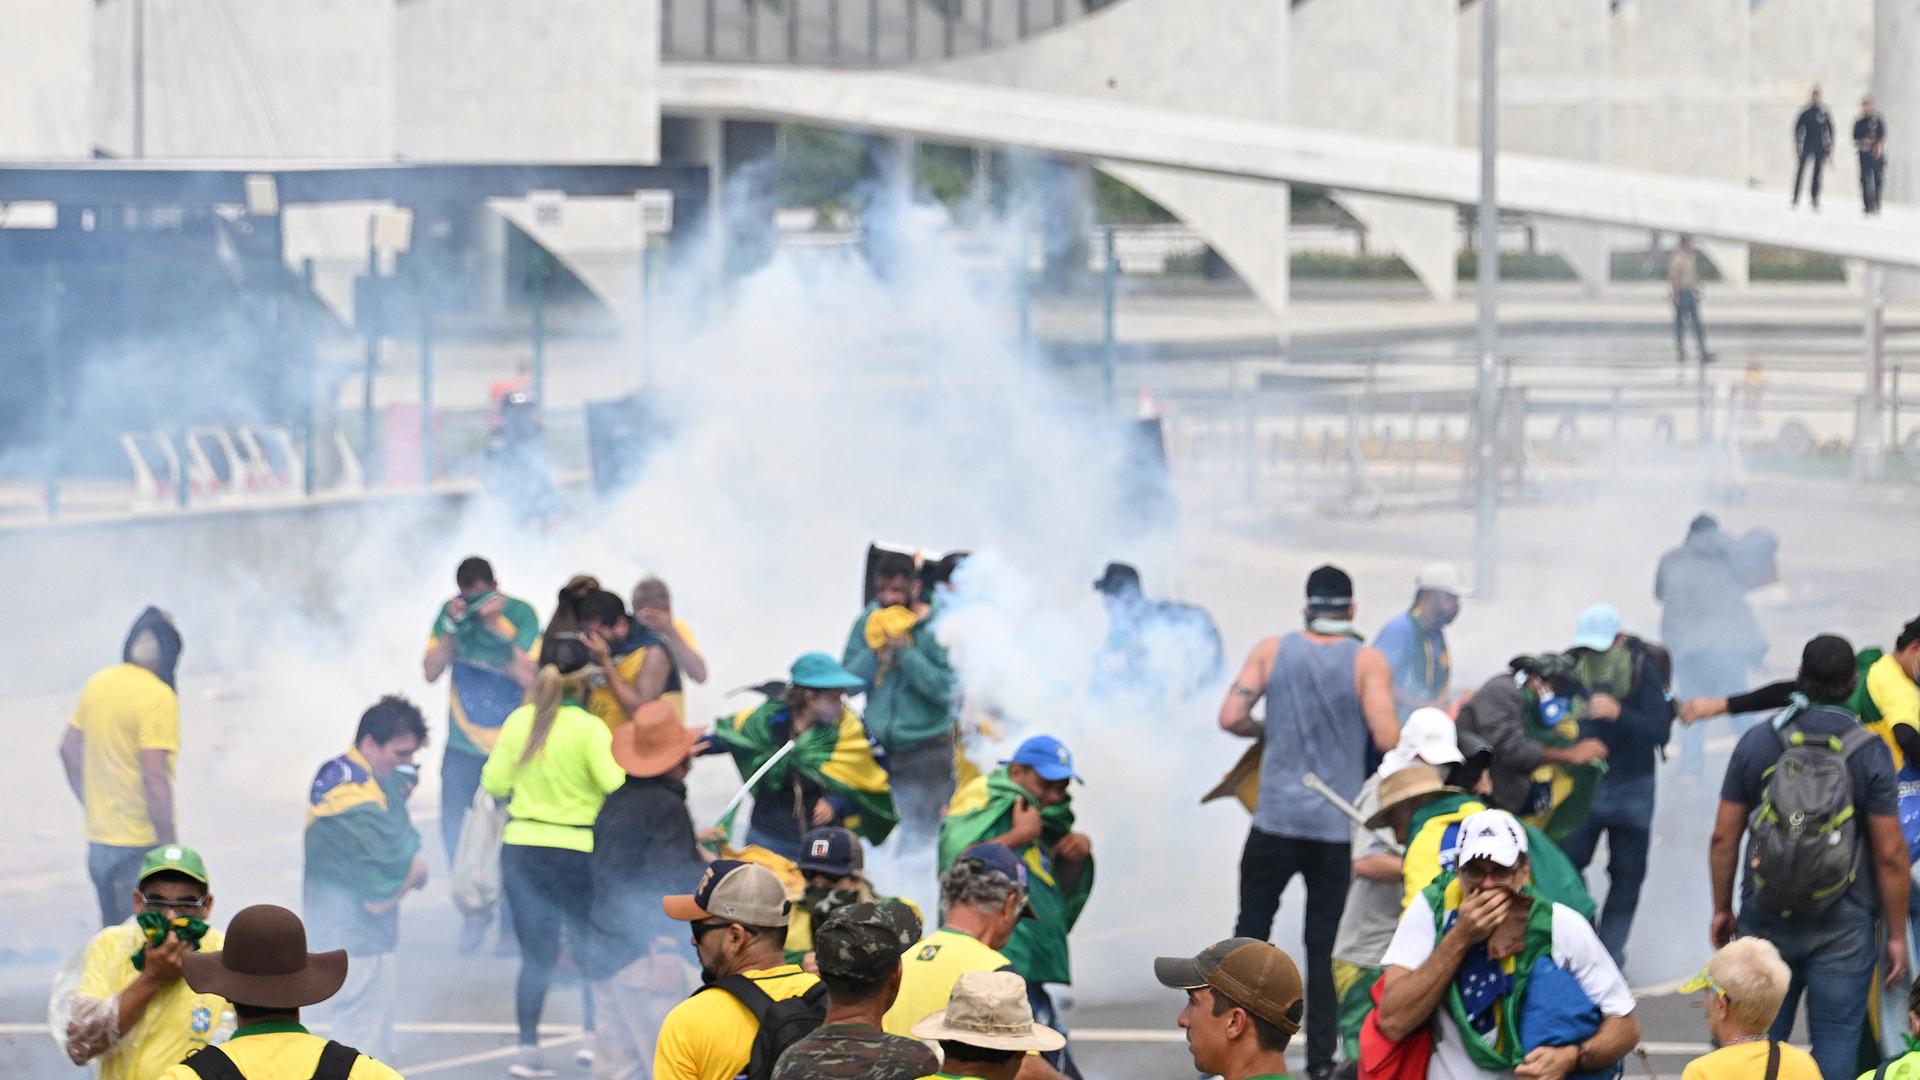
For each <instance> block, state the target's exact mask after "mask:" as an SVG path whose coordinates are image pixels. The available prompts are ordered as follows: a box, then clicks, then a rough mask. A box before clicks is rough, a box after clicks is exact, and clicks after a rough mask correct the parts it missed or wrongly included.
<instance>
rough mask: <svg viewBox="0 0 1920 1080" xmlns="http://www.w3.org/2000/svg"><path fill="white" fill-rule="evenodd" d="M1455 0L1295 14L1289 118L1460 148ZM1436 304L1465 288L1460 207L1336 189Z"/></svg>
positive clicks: (1347, 1)
mask: <svg viewBox="0 0 1920 1080" xmlns="http://www.w3.org/2000/svg"><path fill="white" fill-rule="evenodd" d="M1457 11H1458V7H1457V2H1456V0H1311V2H1309V3H1305V4H1301V5H1300V6H1299V7H1298V8H1297V9H1296V10H1295V11H1294V12H1293V25H1292V29H1291V31H1290V49H1289V56H1290V61H1289V65H1288V74H1289V80H1288V82H1289V89H1288V95H1287V100H1288V102H1289V110H1290V114H1291V115H1290V117H1289V119H1291V121H1292V122H1293V123H1296V124H1302V125H1306V126H1308V127H1319V128H1326V129H1327V130H1329V131H1352V132H1360V133H1364V134H1370V135H1390V136H1393V137H1395V138H1402V139H1414V140H1418V141H1422V142H1432V143H1436V144H1439V145H1443V146H1450V145H1453V144H1454V143H1455V142H1456V140H1457V139H1458V135H1459V133H1458V131H1457V130H1456V128H1455V125H1456V122H1457V118H1458V112H1457V111H1456V110H1455V108H1454V102H1455V100H1456V99H1457V98H1458V96H1459V90H1458V87H1457V86H1456V82H1457V80H1458V67H1457V63H1456V60H1455V56H1454V51H1455V43H1456V40H1457V39H1456V36H1455V34H1454V26H1455V25H1456V23H1457V22H1458V21H1459V16H1458V13H1457ZM1334 198H1335V199H1336V200H1337V201H1338V202H1339V203H1340V205H1341V206H1342V207H1344V208H1345V209H1346V211H1347V212H1348V213H1350V214H1352V215H1353V216H1354V217H1355V218H1356V219H1358V220H1359V221H1360V223H1361V224H1362V225H1364V226H1365V227H1366V229H1367V233H1368V243H1369V245H1378V246H1379V247H1380V248H1381V249H1383V250H1387V251H1393V252H1396V253H1398V254H1399V255H1400V257H1401V258H1402V259H1403V260H1404V261H1405V262H1406V263H1407V265H1408V266H1409V267H1411V268H1412V269H1413V272H1414V275H1415V276H1417V277H1418V278H1419V279H1420V282H1421V283H1422V284H1423V285H1425V286H1426V287H1427V291H1428V292H1429V293H1431V294H1433V296H1434V297H1435V298H1436V299H1440V300H1451V299H1453V296H1454V292H1455V289H1456V286H1457V284H1458V283H1457V282H1456V280H1455V278H1456V272H1455V269H1456V263H1455V258H1454V256H1455V254H1456V252H1457V251H1458V250H1459V247H1460V231H1459V228H1458V223H1459V215H1458V214H1457V213H1456V212H1455V210H1454V209H1453V208H1452V207H1436V206H1420V205H1417V204H1412V203H1407V202H1402V201H1398V200H1392V199H1376V198H1369V197H1367V196H1365V195H1349V194H1344V193H1335V195H1334Z"/></svg>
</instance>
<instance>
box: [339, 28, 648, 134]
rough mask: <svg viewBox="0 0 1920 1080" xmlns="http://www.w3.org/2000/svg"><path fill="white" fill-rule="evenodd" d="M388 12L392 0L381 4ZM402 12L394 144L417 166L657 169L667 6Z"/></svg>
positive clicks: (396, 37) (397, 40) (396, 38)
mask: <svg viewBox="0 0 1920 1080" xmlns="http://www.w3.org/2000/svg"><path fill="white" fill-rule="evenodd" d="M375 2H378V3H387V2H390V0H375ZM476 6H478V5H475V4H474V3H472V2H471V0H408V2H406V3H402V4H399V5H397V6H396V7H394V9H393V11H394V14H393V19H394V41H395V45H394V54H395V68H394V76H393V87H394V101H395V112H396V119H395V129H396V130H395V147H396V150H397V151H398V153H399V154H400V156H402V157H405V158H409V159H412V160H415V161H474V160H492V161H539V162H595V161H620V162H634V163H639V164H653V163H655V162H657V161H658V160H659V144H660V109H659V102H658V98H657V96H656V92H655V87H656V85H657V80H656V79H655V77H654V76H655V72H656V71H657V70H658V68H659V63H660V41H659V37H660V12H659V6H658V3H657V0H545V2H543V3H539V4H487V5H484V6H485V9H486V10H485V15H484V17H481V16H479V15H477V14H476V12H475V8H476Z"/></svg>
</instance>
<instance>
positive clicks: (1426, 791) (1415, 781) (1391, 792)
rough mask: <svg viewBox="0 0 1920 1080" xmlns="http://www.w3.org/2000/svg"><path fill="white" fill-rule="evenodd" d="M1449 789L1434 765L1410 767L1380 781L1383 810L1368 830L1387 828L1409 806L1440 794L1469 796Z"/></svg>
mask: <svg viewBox="0 0 1920 1080" xmlns="http://www.w3.org/2000/svg"><path fill="white" fill-rule="evenodd" d="M1465 794H1467V792H1465V791H1463V790H1462V789H1460V788H1457V787H1449V786H1448V785H1447V783H1446V782H1445V781H1443V780H1441V779H1440V774H1439V773H1438V772H1436V771H1435V770H1434V768H1433V767H1432V766H1430V765H1409V766H1407V767H1406V768H1404V769H1401V770H1400V771H1399V772H1397V773H1394V774H1393V775H1392V776H1389V777H1387V778H1386V779H1385V780H1382V781H1380V809H1379V810H1377V811H1375V812H1374V815H1373V816H1372V817H1370V818H1368V819H1367V828H1369V829H1384V828H1386V827H1387V823H1388V822H1389V821H1392V820H1393V812H1394V811H1395V810H1398V809H1399V808H1400V807H1402V806H1405V805H1407V804H1408V803H1414V802H1423V801H1425V800H1427V799H1430V798H1432V797H1434V796H1436V795H1465Z"/></svg>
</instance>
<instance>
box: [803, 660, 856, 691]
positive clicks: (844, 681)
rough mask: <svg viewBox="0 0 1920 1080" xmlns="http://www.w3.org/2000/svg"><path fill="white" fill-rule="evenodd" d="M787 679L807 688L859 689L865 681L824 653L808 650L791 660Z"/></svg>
mask: <svg viewBox="0 0 1920 1080" xmlns="http://www.w3.org/2000/svg"><path fill="white" fill-rule="evenodd" d="M787 679H788V681H789V682H791V683H793V685H795V686H803V687H805V688H807V689H808V690H861V689H865V687H866V685H867V684H866V682H865V681H864V680H862V679H861V678H860V676H858V675H855V674H854V673H853V672H851V671H848V670H847V669H846V668H843V667H841V666H840V665H839V664H838V663H836V662H834V659H833V657H831V656H828V655H827V654H826V653H817V652H810V653H807V654H806V655H805V656H802V657H801V658H800V659H798V660H795V661H794V662H793V667H792V668H790V669H788V671H787Z"/></svg>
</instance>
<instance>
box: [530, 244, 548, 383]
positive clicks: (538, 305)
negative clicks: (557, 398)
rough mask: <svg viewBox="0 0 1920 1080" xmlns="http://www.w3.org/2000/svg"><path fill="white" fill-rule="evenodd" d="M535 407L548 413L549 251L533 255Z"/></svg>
mask: <svg viewBox="0 0 1920 1080" xmlns="http://www.w3.org/2000/svg"><path fill="white" fill-rule="evenodd" d="M532 285H533V407H534V409H535V410H536V411H537V414H538V415H541V416H545V415H546V411H547V251H546V249H545V248H539V249H537V250H535V252H534V255H533V282H532Z"/></svg>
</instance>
